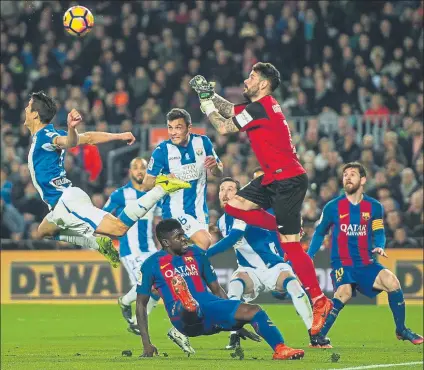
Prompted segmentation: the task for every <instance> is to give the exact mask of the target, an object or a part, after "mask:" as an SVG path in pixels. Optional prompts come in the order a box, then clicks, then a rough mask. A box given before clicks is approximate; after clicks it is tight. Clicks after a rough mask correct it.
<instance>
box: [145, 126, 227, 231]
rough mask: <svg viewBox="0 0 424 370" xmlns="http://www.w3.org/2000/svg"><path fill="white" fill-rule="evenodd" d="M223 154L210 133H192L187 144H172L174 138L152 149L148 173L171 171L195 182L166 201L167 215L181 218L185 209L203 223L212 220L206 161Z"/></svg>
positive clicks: (179, 176) (164, 206) (164, 207)
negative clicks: (215, 147) (207, 158)
mask: <svg viewBox="0 0 424 370" xmlns="http://www.w3.org/2000/svg"><path fill="white" fill-rule="evenodd" d="M210 155H213V156H214V157H215V158H216V160H217V161H218V162H220V161H219V158H218V156H217V155H216V153H215V150H214V149H213V146H212V142H211V141H210V139H209V138H208V137H207V136H204V135H196V134H190V139H189V142H188V144H187V146H186V147H184V146H180V145H175V144H172V142H171V140H166V141H163V142H162V143H160V144H159V145H158V146H157V147H156V149H155V150H154V151H153V153H152V157H151V158H150V162H149V166H148V169H147V173H148V174H149V175H152V176H158V175H159V174H161V173H162V174H164V175H168V174H170V173H172V174H174V175H175V176H177V177H178V178H179V179H180V180H184V181H187V182H189V183H190V184H191V188H190V189H184V190H183V191H177V192H175V193H172V194H170V195H169V197H166V198H165V199H164V201H163V206H162V212H163V218H164V219H167V218H178V215H181V213H186V214H189V215H191V216H192V217H194V218H195V219H196V220H197V221H199V222H201V223H209V215H208V214H209V212H208V206H207V204H206V195H207V170H206V168H205V165H204V162H205V158H206V157H207V156H210Z"/></svg>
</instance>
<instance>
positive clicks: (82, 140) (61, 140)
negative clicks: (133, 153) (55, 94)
mask: <svg viewBox="0 0 424 370" xmlns="http://www.w3.org/2000/svg"><path fill="white" fill-rule="evenodd" d="M81 121H82V117H81V115H80V114H79V113H78V111H77V110H76V109H72V110H71V111H70V112H69V114H68V120H67V123H68V135H67V136H56V137H55V138H54V141H53V144H55V145H56V146H58V147H60V148H63V149H66V148H72V147H75V146H77V145H83V144H90V145H97V144H101V143H107V142H110V141H126V142H127V144H128V145H132V144H134V142H135V137H134V135H133V134H132V133H131V132H122V133H118V134H112V133H109V132H95V131H91V132H85V133H83V134H78V131H77V129H76V128H77V126H78V125H79V124H80V123H81Z"/></svg>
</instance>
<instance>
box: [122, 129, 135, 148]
mask: <svg viewBox="0 0 424 370" xmlns="http://www.w3.org/2000/svg"><path fill="white" fill-rule="evenodd" d="M119 136H120V139H121V140H122V141H126V142H127V144H128V145H133V144H134V143H135V137H134V135H133V134H132V133H131V132H123V133H121V134H119Z"/></svg>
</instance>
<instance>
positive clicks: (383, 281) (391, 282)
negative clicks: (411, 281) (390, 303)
mask: <svg viewBox="0 0 424 370" xmlns="http://www.w3.org/2000/svg"><path fill="white" fill-rule="evenodd" d="M378 277H379V280H380V285H382V286H383V287H384V288H385V290H387V291H388V292H393V291H395V290H398V289H400V288H401V286H400V282H399V280H398V278H397V277H396V275H395V274H394V273H393V272H391V271H390V270H386V269H385V270H381V271H380V273H379V276H378Z"/></svg>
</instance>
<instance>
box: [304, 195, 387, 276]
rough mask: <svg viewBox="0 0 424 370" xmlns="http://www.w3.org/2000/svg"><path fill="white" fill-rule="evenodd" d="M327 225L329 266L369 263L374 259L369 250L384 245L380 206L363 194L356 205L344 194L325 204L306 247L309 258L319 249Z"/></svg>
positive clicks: (358, 265) (359, 265)
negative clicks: (329, 242)
mask: <svg viewBox="0 0 424 370" xmlns="http://www.w3.org/2000/svg"><path fill="white" fill-rule="evenodd" d="M330 228H332V236H331V264H332V267H333V268H336V267H340V266H353V267H361V266H366V265H369V264H371V263H373V262H374V261H375V260H374V256H373V253H372V250H373V249H374V248H384V247H385V244H386V237H385V233H384V225H383V206H382V205H381V203H380V202H378V201H377V200H376V199H374V198H371V197H369V196H367V195H365V194H364V196H363V199H362V200H361V201H360V202H359V203H358V204H352V203H351V202H350V201H349V200H348V199H347V197H346V195H342V196H339V197H338V198H335V199H333V200H332V201H330V202H328V203H327V204H326V206H325V207H324V209H323V211H322V215H321V218H320V220H319V222H318V225H317V227H316V229H315V233H314V235H313V237H312V241H311V244H310V246H309V251H308V254H309V255H310V256H311V257H313V256H314V255H315V253H316V252H317V251H318V250H319V249H320V247H321V245H322V242H323V240H324V237H325V235H326V234H327V232H328V230H329V229H330Z"/></svg>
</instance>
